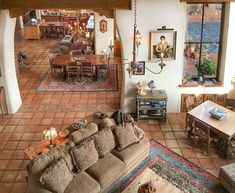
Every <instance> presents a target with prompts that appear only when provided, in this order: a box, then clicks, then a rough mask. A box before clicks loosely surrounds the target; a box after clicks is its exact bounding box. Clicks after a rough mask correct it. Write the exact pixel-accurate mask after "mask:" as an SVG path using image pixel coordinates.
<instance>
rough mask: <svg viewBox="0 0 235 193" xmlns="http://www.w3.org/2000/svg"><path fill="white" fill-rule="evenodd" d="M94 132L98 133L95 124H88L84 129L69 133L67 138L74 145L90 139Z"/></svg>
mask: <svg viewBox="0 0 235 193" xmlns="http://www.w3.org/2000/svg"><path fill="white" fill-rule="evenodd" d="M96 132H98V127H97V125H96V124H95V123H88V124H87V125H86V126H85V127H84V128H81V129H79V130H77V131H74V132H73V133H71V134H70V136H69V138H70V139H71V141H73V142H74V143H75V144H78V143H79V142H81V141H83V140H84V139H86V138H88V137H90V136H91V135H93V134H95V133H96Z"/></svg>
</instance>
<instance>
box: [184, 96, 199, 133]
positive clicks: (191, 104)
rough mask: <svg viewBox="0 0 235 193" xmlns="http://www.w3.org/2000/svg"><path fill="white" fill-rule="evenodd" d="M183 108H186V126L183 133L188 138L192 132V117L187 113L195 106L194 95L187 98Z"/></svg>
mask: <svg viewBox="0 0 235 193" xmlns="http://www.w3.org/2000/svg"><path fill="white" fill-rule="evenodd" d="M184 103H185V107H186V120H185V121H186V126H185V133H187V135H188V137H191V133H192V130H193V126H192V124H193V117H191V116H190V115H189V114H188V112H189V111H190V110H192V109H193V108H194V107H195V106H196V104H195V97H194V95H190V96H187V97H186V99H185V101H184Z"/></svg>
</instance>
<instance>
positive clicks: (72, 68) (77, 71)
mask: <svg viewBox="0 0 235 193" xmlns="http://www.w3.org/2000/svg"><path fill="white" fill-rule="evenodd" d="M67 74H68V82H70V79H71V77H72V76H76V78H77V80H79V78H80V76H81V66H79V65H77V63H76V62H73V61H71V62H68V64H67Z"/></svg>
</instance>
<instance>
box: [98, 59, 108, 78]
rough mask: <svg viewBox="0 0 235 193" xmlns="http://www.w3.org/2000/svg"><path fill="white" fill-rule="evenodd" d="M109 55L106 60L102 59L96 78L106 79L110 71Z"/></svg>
mask: <svg viewBox="0 0 235 193" xmlns="http://www.w3.org/2000/svg"><path fill="white" fill-rule="evenodd" d="M109 63H110V55H109V56H108V58H107V59H104V64H103V65H100V66H99V68H98V76H99V77H101V78H105V77H107V75H108V73H109V70H110V66H109V65H110V64H109Z"/></svg>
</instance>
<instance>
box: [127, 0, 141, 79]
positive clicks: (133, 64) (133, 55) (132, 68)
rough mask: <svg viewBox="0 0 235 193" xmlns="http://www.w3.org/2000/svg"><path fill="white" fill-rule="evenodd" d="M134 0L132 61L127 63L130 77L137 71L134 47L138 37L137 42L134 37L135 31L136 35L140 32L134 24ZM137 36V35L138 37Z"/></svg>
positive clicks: (135, 14)
mask: <svg viewBox="0 0 235 193" xmlns="http://www.w3.org/2000/svg"><path fill="white" fill-rule="evenodd" d="M136 10H137V8H136V0H135V5H134V25H133V29H134V30H133V51H132V61H131V62H130V63H129V65H130V66H129V68H128V69H127V70H128V72H129V76H130V77H131V75H132V74H133V72H134V71H137V67H138V62H137V61H136V47H137V45H138V46H139V45H140V41H139V40H140V39H139V40H138V43H137V39H136V35H137V32H138V36H139V35H140V32H139V31H137V24H136V16H137V13H136ZM138 36H137V37H138ZM139 37H140V36H139Z"/></svg>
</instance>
